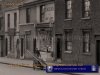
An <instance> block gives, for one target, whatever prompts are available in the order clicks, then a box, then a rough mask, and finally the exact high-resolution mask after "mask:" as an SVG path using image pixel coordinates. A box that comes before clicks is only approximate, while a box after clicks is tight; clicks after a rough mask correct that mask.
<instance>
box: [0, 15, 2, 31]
mask: <svg viewBox="0 0 100 75" xmlns="http://www.w3.org/2000/svg"><path fill="white" fill-rule="evenodd" d="M1 29H2V17H0V30H1Z"/></svg>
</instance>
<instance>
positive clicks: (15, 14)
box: [14, 12, 17, 28]
mask: <svg viewBox="0 0 100 75" xmlns="http://www.w3.org/2000/svg"><path fill="white" fill-rule="evenodd" d="M16 27H17V13H16V12H15V13H14V28H16Z"/></svg>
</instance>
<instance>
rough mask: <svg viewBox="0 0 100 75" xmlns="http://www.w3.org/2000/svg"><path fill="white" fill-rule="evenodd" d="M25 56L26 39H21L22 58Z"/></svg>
mask: <svg viewBox="0 0 100 75" xmlns="http://www.w3.org/2000/svg"><path fill="white" fill-rule="evenodd" d="M23 56H24V39H23V38H21V57H23Z"/></svg>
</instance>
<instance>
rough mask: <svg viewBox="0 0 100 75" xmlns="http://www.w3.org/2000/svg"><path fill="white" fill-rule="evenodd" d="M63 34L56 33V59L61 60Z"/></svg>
mask: <svg viewBox="0 0 100 75" xmlns="http://www.w3.org/2000/svg"><path fill="white" fill-rule="evenodd" d="M61 45H62V35H60V34H57V35H56V59H57V60H59V59H60V61H61V57H62V51H61V50H62V46H61Z"/></svg>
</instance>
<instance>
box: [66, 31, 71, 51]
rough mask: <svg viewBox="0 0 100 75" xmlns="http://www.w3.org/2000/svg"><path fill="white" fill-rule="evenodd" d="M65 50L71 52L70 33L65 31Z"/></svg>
mask: <svg viewBox="0 0 100 75" xmlns="http://www.w3.org/2000/svg"><path fill="white" fill-rule="evenodd" d="M65 50H66V51H72V31H71V30H67V31H65Z"/></svg>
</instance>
